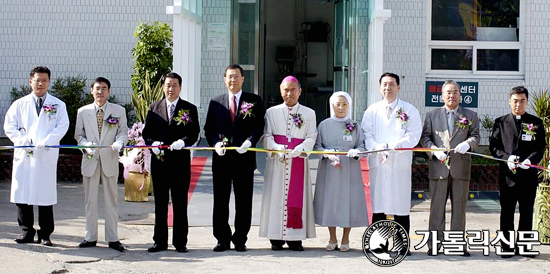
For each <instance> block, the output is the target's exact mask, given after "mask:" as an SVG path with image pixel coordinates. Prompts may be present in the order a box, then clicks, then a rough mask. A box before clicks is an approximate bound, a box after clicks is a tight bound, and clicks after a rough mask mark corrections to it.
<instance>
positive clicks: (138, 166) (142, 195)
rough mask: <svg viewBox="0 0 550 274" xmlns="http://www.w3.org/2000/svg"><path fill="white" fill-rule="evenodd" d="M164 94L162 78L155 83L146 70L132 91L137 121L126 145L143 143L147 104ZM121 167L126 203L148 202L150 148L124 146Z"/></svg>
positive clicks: (129, 131)
mask: <svg viewBox="0 0 550 274" xmlns="http://www.w3.org/2000/svg"><path fill="white" fill-rule="evenodd" d="M162 97H163V92H162V86H161V80H159V81H158V82H157V83H156V84H155V85H154V86H152V85H151V79H150V77H149V73H148V71H146V72H145V81H144V85H143V89H142V90H140V91H135V92H134V93H133V94H132V98H131V102H132V106H133V107H134V111H135V113H136V120H137V122H136V123H134V124H133V125H132V128H130V130H128V145H130V146H133V145H145V140H143V136H142V131H143V127H145V124H144V123H145V119H146V118H147V111H148V109H149V106H150V105H151V104H152V103H153V102H155V101H158V100H161V99H162ZM120 162H121V163H122V165H123V166H124V199H125V200H126V201H129V202H147V201H149V198H148V197H147V196H148V195H147V194H148V193H152V192H153V191H152V186H153V184H152V182H151V175H150V171H151V169H150V165H151V151H150V150H149V149H140V148H126V149H124V155H123V156H122V157H120Z"/></svg>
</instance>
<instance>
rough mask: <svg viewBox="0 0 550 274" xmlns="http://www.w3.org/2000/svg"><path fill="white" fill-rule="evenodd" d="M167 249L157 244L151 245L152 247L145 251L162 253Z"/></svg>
mask: <svg viewBox="0 0 550 274" xmlns="http://www.w3.org/2000/svg"><path fill="white" fill-rule="evenodd" d="M166 249H168V246H165V245H164V246H161V245H158V244H153V246H152V247H149V249H147V251H149V252H159V251H164V250H166Z"/></svg>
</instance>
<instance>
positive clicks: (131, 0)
mask: <svg viewBox="0 0 550 274" xmlns="http://www.w3.org/2000/svg"><path fill="white" fill-rule="evenodd" d="M488 2H491V3H490V4H488ZM33 5H35V6H33ZM39 5H40V6H38V5H37V2H36V1H29V0H21V1H10V0H5V1H3V3H2V5H0V18H1V19H0V37H2V39H0V52H1V54H0V58H1V59H0V123H1V122H3V120H4V114H5V112H6V110H7V108H8V107H9V104H10V95H9V92H10V90H11V88H12V87H15V86H20V85H27V84H28V72H29V71H30V69H32V68H33V67H34V66H37V65H46V66H48V67H50V69H51V70H52V72H53V75H52V77H53V78H56V77H64V76H76V75H78V74H81V75H84V76H85V77H86V78H88V79H90V80H91V79H93V78H95V77H97V76H104V77H107V78H108V79H110V80H111V82H112V83H113V87H112V93H113V94H114V95H116V97H117V99H118V100H119V101H121V102H128V101H129V94H130V92H131V85H130V76H131V74H132V65H133V61H132V56H131V49H132V48H133V47H134V46H135V38H134V36H133V31H134V30H135V28H136V27H137V25H138V24H139V21H143V22H150V21H162V22H168V23H169V24H170V25H171V27H172V28H173V30H174V59H175V62H174V71H176V72H178V73H180V74H182V76H183V78H184V82H185V83H184V86H183V89H182V97H183V98H184V99H187V100H189V101H191V102H193V103H195V104H196V105H197V106H198V107H199V109H200V119H201V124H204V119H205V114H206V110H207V108H208V103H209V100H210V98H212V97H214V96H215V95H218V94H221V93H224V92H226V88H225V85H224V83H223V79H222V77H223V70H224V69H225V67H226V66H227V65H228V64H231V63H238V64H241V65H242V66H243V67H244V68H245V85H244V88H243V89H244V91H247V92H255V93H257V94H259V95H261V96H262V98H263V99H264V102H265V104H266V106H267V107H269V106H272V105H275V104H277V103H280V102H281V99H280V95H279V91H278V83H279V82H280V80H281V79H282V77H284V76H285V75H287V74H294V75H296V76H297V77H298V79H300V81H301V83H302V84H303V94H302V103H304V104H306V105H308V106H310V107H312V108H313V109H315V110H316V112H317V114H318V115H317V119H318V122H320V121H321V120H322V119H324V118H326V117H327V116H328V107H327V100H328V97H329V96H330V94H331V93H332V92H334V91H338V90H345V91H348V92H349V93H350V95H352V97H353V98H354V106H353V107H354V115H355V117H354V118H355V119H356V120H358V121H360V120H361V118H362V113H363V111H364V110H365V109H366V107H367V106H368V105H370V104H372V103H374V102H376V101H377V100H380V99H381V96H380V93H379V91H378V77H379V76H380V74H381V73H382V72H385V71H391V72H394V73H397V74H399V75H400V76H401V92H400V98H402V99H403V100H406V101H409V102H410V103H412V104H413V105H415V106H416V107H417V108H418V109H419V111H420V112H421V114H422V115H424V113H425V112H427V111H429V110H430V109H432V108H434V107H436V106H437V105H440V104H441V102H440V99H439V97H438V91H440V85H441V83H442V82H443V81H445V80H447V79H453V80H456V81H458V82H459V83H461V84H463V85H464V87H463V90H462V92H463V93H462V95H463V104H464V105H465V106H467V107H471V108H472V109H473V110H475V111H477V112H478V114H479V116H480V118H482V117H484V116H487V117H489V118H490V119H494V118H496V117H498V116H500V115H503V114H505V113H508V112H509V111H510V109H509V106H508V104H507V98H508V92H509V90H510V88H511V87H513V86H517V85H524V86H526V87H527V88H528V89H529V90H530V91H532V92H536V91H540V90H543V89H546V88H547V87H549V86H550V80H549V79H548V77H545V75H546V74H547V73H548V72H550V67H549V66H550V65H549V63H550V62H549V61H550V60H549V59H550V52H549V47H548V46H547V45H546V42H547V41H548V40H549V39H550V36H549V34H550V28H548V25H549V24H550V20H547V19H548V17H549V16H548V13H547V11H548V10H549V9H550V3H546V2H545V1H540V0H500V1H482V0H407V1H405V0H336V1H335V0H175V1H173V0H163V1H139V0H125V1H108V0H89V1H79V0H77V1H69V0H44V1H41V2H40V3H39ZM70 134H72V133H70ZM487 134H488V132H486V131H484V130H482V136H483V137H486V136H487ZM0 136H4V135H3V133H2V135H0ZM482 139H483V140H482V144H486V143H487V138H482Z"/></svg>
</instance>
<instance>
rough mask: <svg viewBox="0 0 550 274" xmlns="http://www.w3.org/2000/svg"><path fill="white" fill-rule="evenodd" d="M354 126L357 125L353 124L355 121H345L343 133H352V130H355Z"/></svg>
mask: <svg viewBox="0 0 550 274" xmlns="http://www.w3.org/2000/svg"><path fill="white" fill-rule="evenodd" d="M356 126H357V124H355V123H352V122H346V129H344V134H346V135H351V134H352V133H353V131H354V130H355V127H356Z"/></svg>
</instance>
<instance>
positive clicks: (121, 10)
mask: <svg viewBox="0 0 550 274" xmlns="http://www.w3.org/2000/svg"><path fill="white" fill-rule="evenodd" d="M172 4H173V0H160V1H159V0H157V1H142V0H123V1H111V0H85V1H84V0H42V1H31V0H19V1H2V4H0V128H3V123H4V115H5V113H6V111H7V109H8V107H9V105H10V103H11V97H10V91H11V89H12V87H14V86H17V87H18V86H20V85H28V81H29V72H30V70H31V69H32V68H34V67H36V66H39V65H44V66H47V67H49V68H50V70H51V71H52V80H53V79H55V78H57V77H65V76H77V75H79V74H80V75H83V76H84V77H86V78H87V79H88V82H87V84H90V83H91V80H92V79H94V78H96V77H98V76H104V77H106V78H108V79H109V80H110V81H111V84H112V87H111V89H112V94H113V95H115V96H116V97H117V99H118V101H119V102H124V103H125V102H129V93H130V92H131V91H132V87H131V84H130V81H131V75H132V72H133V71H132V66H133V64H134V62H133V60H132V53H131V50H132V48H133V47H134V46H135V43H136V39H135V38H134V35H133V33H134V30H135V28H136V27H137V26H138V25H139V22H140V21H142V22H152V21H162V22H167V23H169V24H170V25H171V24H172V16H171V15H167V14H166V6H169V5H172ZM69 134H72V133H69ZM4 136H5V135H4V132H3V130H0V137H4Z"/></svg>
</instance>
